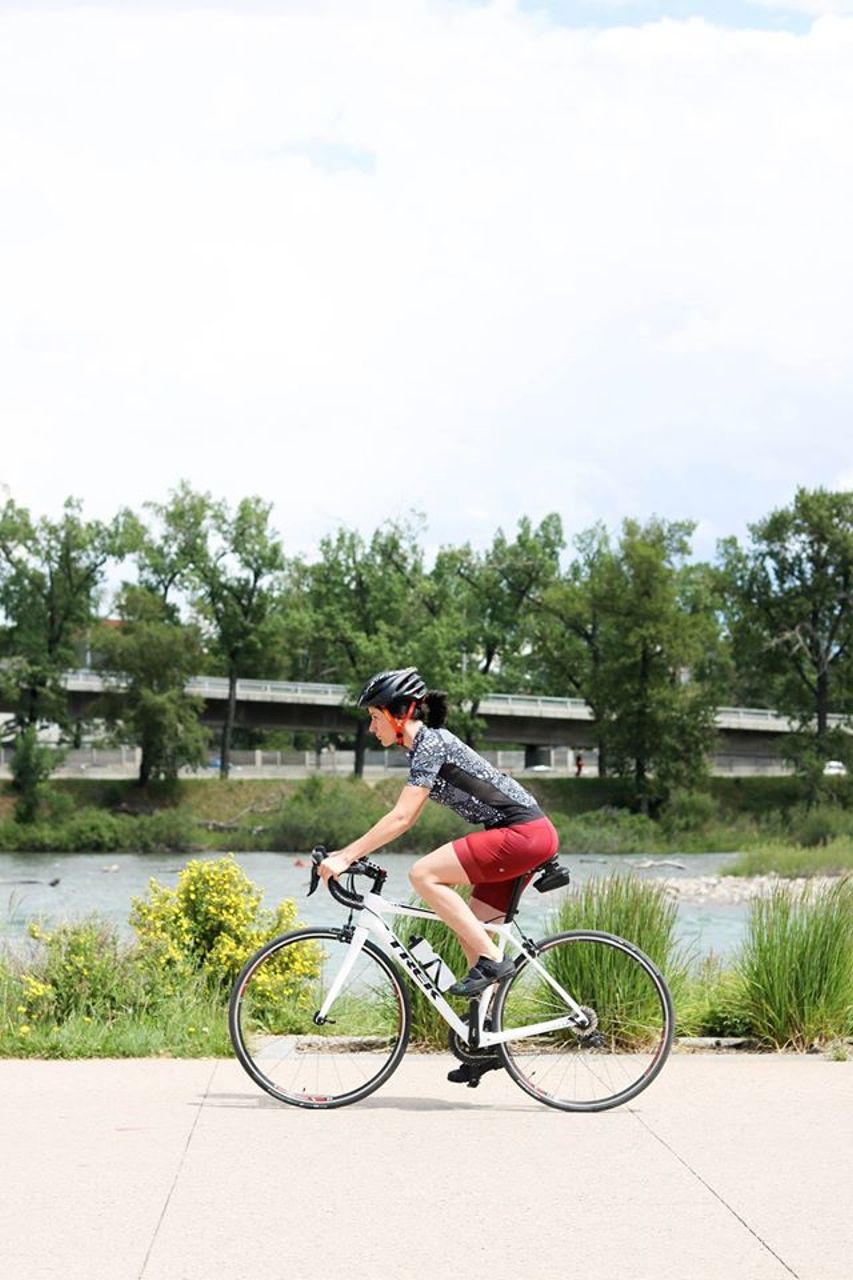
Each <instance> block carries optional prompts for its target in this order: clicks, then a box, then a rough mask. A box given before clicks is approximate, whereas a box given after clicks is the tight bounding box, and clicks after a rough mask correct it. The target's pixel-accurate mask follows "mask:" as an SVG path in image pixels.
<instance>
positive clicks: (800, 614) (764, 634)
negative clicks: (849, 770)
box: [720, 488, 853, 761]
mask: <svg viewBox="0 0 853 1280" xmlns="http://www.w3.org/2000/svg"><path fill="white" fill-rule="evenodd" d="M749 533H750V541H749V545H748V546H746V547H741V546H740V544H739V543H738V541H737V539H735V538H729V539H726V540H725V541H724V542H722V543H721V544H720V583H721V590H722V593H723V596H724V600H725V616H726V621H727V626H728V632H729V636H730V642H731V645H732V651H733V657H734V662H735V666H736V668H737V669H738V670H739V671H741V672H743V671H744V670H746V671H749V672H755V671H760V672H761V673H762V675H761V677H760V679H761V681H762V687H763V688H764V689H765V690H767V692H768V694H769V696H770V698H771V699H772V702H771V704H770V705H772V706H774V707H775V709H777V710H779V711H782V712H784V713H787V714H789V715H790V716H791V717H792V718H793V719H795V720H797V721H798V722H799V725H800V730H801V735H802V734H803V733H805V734H806V735H807V736H810V737H811V738H812V739H813V742H814V750H813V751H812V752H811V753H809V752H808V751H806V755H809V754H811V755H813V756H814V757H815V758H816V759H817V760H818V761H825V760H826V759H827V758H828V757H829V756H830V755H831V754H834V753H835V752H837V751H839V750H842V751H845V750H846V746H845V745H844V744H843V742H842V739H841V736H840V735H839V734H838V733H837V732H835V733H834V732H833V731H832V728H831V725H830V720H829V717H830V715H831V714H832V713H833V711H834V712H837V713H839V714H844V715H850V713H851V711H853V493H850V492H843V493H832V492H829V491H827V490H825V489H816V490H811V491H810V490H807V489H803V488H800V489H798V490H797V492H796V495H795V497H794V501H793V503H792V504H791V505H790V506H789V507H782V508H779V509H778V510H776V511H773V512H771V514H770V515H769V516H767V517H765V518H764V519H763V520H760V521H758V522H757V523H756V524H753V525H750V526H749Z"/></svg>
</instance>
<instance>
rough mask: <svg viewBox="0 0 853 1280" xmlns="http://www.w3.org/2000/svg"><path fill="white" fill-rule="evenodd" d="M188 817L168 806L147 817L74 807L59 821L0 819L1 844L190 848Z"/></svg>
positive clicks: (24, 848)
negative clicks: (0, 820) (20, 821)
mask: <svg viewBox="0 0 853 1280" xmlns="http://www.w3.org/2000/svg"><path fill="white" fill-rule="evenodd" d="M195 834H196V826H195V823H194V822H193V819H192V816H191V814H189V813H186V812H184V811H181V810H169V809H166V810H164V811H163V812H161V813H155V814H151V815H150V816H146V817H138V818H136V817H131V816H129V815H125V814H113V813H105V812H104V810H102V809H93V808H85V809H78V810H77V811H76V812H74V813H72V814H70V815H69V816H67V817H63V818H62V819H61V820H60V821H59V822H50V821H47V822H33V823H28V824H23V823H17V822H2V823H0V849H2V850H4V851H7V852H10V853H17V852H28V853H118V852H120V851H121V852H129V853H154V852H166V851H170V850H174V851H175V852H181V851H183V850H186V849H190V848H192V847H193V844H194V841H195Z"/></svg>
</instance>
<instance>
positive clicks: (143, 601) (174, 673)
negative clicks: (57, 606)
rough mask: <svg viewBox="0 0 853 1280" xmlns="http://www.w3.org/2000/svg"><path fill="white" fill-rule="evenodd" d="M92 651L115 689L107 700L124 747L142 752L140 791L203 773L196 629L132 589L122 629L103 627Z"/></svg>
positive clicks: (121, 607) (124, 597) (123, 605)
mask: <svg viewBox="0 0 853 1280" xmlns="http://www.w3.org/2000/svg"><path fill="white" fill-rule="evenodd" d="M93 649H94V655H95V665H96V666H97V668H98V669H99V670H100V671H102V672H103V673H104V675H105V677H106V679H107V680H108V681H110V682H111V683H112V686H113V687H112V690H111V691H110V692H109V693H108V694H107V695H106V697H105V711H106V717H107V722H108V723H109V724H110V725H111V726H112V728H113V730H114V732H115V734H116V737H117V738H118V739H119V740H120V741H123V742H128V743H131V744H133V745H134V746H138V747H140V748H141V761H140V766H139V782H140V785H142V786H146V785H147V784H148V783H149V782H151V781H152V780H153V779H162V780H164V781H169V782H173V781H175V780H176V779H177V777H178V774H179V771H180V770H181V768H183V767H184V766H189V767H190V768H198V766H199V765H202V764H203V763H204V761H205V759H206V757H207V733H206V731H205V729H204V726H203V725H202V724H201V722H200V719H199V716H200V713H201V710H202V701H201V699H200V698H197V697H193V696H192V695H190V694H188V693H187V692H186V685H187V681H188V680H189V678H190V677H191V676H192V675H194V674H195V672H196V671H197V670H198V668H199V662H200V657H201V640H200V636H199V634H198V630H197V628H195V627H194V626H185V625H182V624H180V623H179V622H176V621H175V619H174V618H172V617H170V616H169V611H168V607H167V605H166V603H165V602H164V601H163V599H162V598H161V597H160V596H158V595H157V594H155V593H154V592H153V591H150V590H147V589H146V588H145V587H134V586H127V585H126V586H125V587H124V589H123V590H122V593H121V595H120V597H119V600H118V625H117V626H116V625H111V624H101V626H100V628H98V630H97V631H96V632H95V634H94V636H93Z"/></svg>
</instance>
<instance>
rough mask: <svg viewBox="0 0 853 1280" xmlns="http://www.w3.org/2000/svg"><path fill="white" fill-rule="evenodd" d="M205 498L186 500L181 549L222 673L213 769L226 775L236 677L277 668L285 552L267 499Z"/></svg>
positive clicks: (273, 671) (270, 672)
mask: <svg viewBox="0 0 853 1280" xmlns="http://www.w3.org/2000/svg"><path fill="white" fill-rule="evenodd" d="M188 493H189V491H185V496H186V495H187V494H188ZM204 502H205V504H206V506H205V508H202V507H201V505H198V506H194V505H192V504H190V517H191V518H190V519H189V520H188V522H187V524H186V529H185V535H186V537H187V539H188V541H187V543H186V544H185V547H184V554H185V556H186V560H187V563H188V565H189V568H188V570H187V573H186V577H187V580H188V582H189V583H190V585H191V588H192V593H193V604H194V607H195V609H196V611H197V613H198V616H199V618H200V620H201V622H202V626H203V627H205V628H206V630H207V638H208V641H209V646H210V649H211V652H212V654H213V655H214V657H215V658H217V659H218V662H219V664H221V666H222V668H223V669H224V672H225V675H226V677H227V679H228V700H227V704H226V708H225V718H224V722H223V725H222V738H221V747H220V763H219V771H220V775H221V776H222V777H223V778H226V777H227V776H228V773H229V771H230V767H231V737H232V734H233V730H234V722H235V719H236V707H237V680H238V679H239V678H240V676H244V677H246V676H255V675H265V676H275V675H276V674H277V673H278V668H279V665H280V649H281V622H282V615H281V610H280V608H279V605H280V599H281V591H282V585H283V584H282V580H283V574H284V569H285V559H284V551H283V549H282V545H281V542H280V541H279V538H278V535H277V534H276V533H275V531H274V530H273V529H272V527H271V525H270V515H271V511H272V504H271V503H265V502H263V501H262V500H261V499H260V498H258V497H252V498H243V499H242V501H241V502H239V503H238V504H237V507H236V508H235V510H234V511H231V510H229V508H228V506H227V505H226V504H225V503H224V502H212V501H211V500H210V499H208V498H205V499H204ZM202 511H203V515H201V513H202ZM200 517H201V518H200Z"/></svg>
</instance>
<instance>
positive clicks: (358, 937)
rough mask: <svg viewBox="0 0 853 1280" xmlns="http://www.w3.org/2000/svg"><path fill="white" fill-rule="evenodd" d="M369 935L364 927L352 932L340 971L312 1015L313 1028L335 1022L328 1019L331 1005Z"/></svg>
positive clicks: (332, 1019)
mask: <svg viewBox="0 0 853 1280" xmlns="http://www.w3.org/2000/svg"><path fill="white" fill-rule="evenodd" d="M369 933H370V930H369V929H366V928H365V927H364V925H359V926H358V927H357V928H356V929H355V930H354V931H353V935H352V938H351V939H350V943H349V946H348V947H347V953H346V955H345V956H344V959H343V963H342V964H341V967H340V969H339V970H338V972H337V973H336V974H335V976H334V978H333V979H332V985H331V986H330V987H329V990H328V991H327V992H326V998H325V1000H324V1001H323V1003H322V1005H321V1006H320V1008H319V1009H318V1010H317V1012H316V1013H315V1014H314V1025H315V1026H318V1027H322V1026H324V1025H325V1023H327V1022H331V1023H334V1021H335V1020H334V1018H330V1017H329V1010H330V1009H331V1007H332V1005H333V1004H334V1003H335V1001H336V1000H337V998H338V996H339V995H340V993H341V990H342V988H343V985H344V983H345V982H346V980H347V978H348V977H349V975H350V973H351V972H352V967H353V965H354V964H355V962H356V960H357V959H358V957H359V956H360V955H361V950H362V947H363V946H364V944H365V941H366V940H367V937H368V934H369Z"/></svg>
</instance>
